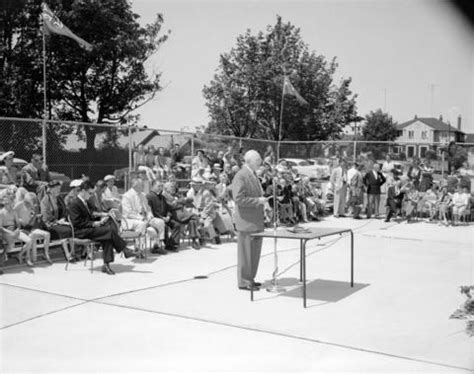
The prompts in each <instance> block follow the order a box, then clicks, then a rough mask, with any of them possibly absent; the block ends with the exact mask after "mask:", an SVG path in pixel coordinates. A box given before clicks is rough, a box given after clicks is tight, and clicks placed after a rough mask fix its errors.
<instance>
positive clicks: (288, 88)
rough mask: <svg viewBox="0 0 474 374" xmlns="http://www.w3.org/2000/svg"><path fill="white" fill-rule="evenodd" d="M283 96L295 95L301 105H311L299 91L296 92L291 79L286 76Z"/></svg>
mask: <svg viewBox="0 0 474 374" xmlns="http://www.w3.org/2000/svg"><path fill="white" fill-rule="evenodd" d="M283 95H293V96H294V97H296V100H298V102H299V103H300V104H303V105H309V104H308V102H307V101H306V100H305V99H303V97H302V96H301V95H300V94H299V93H298V91H296V89H295V88H294V87H293V85H292V84H291V82H290V78H288V76H286V75H285V78H284V80H283Z"/></svg>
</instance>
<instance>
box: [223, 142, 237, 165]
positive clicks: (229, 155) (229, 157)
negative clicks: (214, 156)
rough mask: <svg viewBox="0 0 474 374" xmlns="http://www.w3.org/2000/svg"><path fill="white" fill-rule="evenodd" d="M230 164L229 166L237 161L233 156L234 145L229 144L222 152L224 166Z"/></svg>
mask: <svg viewBox="0 0 474 374" xmlns="http://www.w3.org/2000/svg"><path fill="white" fill-rule="evenodd" d="M225 165H230V166H231V167H232V166H234V165H237V161H236V159H235V157H234V147H232V146H231V145H229V146H228V147H227V151H226V152H225V153H224V166H225Z"/></svg>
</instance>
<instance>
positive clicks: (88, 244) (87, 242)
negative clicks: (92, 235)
mask: <svg viewBox="0 0 474 374" xmlns="http://www.w3.org/2000/svg"><path fill="white" fill-rule="evenodd" d="M67 220H68V222H69V225H70V226H71V234H72V235H71V238H69V246H70V248H71V253H75V247H76V245H78V246H83V247H85V248H86V259H85V260H84V266H87V260H88V259H90V260H91V273H92V272H93V271H94V249H96V248H98V247H99V246H100V243H99V242H95V241H93V240H91V239H80V238H76V233H75V229H74V226H73V224H72V222H71V217H69V216H68V217H67ZM69 262H70V261H69V258H68V259H67V260H66V267H65V270H68V267H69Z"/></svg>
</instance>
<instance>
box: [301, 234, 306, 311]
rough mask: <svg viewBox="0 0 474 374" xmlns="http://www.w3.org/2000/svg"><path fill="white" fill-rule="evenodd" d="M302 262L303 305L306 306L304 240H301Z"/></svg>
mask: <svg viewBox="0 0 474 374" xmlns="http://www.w3.org/2000/svg"><path fill="white" fill-rule="evenodd" d="M301 247H302V254H303V257H302V260H303V261H302V263H303V307H304V308H306V240H301Z"/></svg>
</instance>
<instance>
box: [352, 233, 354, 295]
mask: <svg viewBox="0 0 474 374" xmlns="http://www.w3.org/2000/svg"><path fill="white" fill-rule="evenodd" d="M351 287H354V233H353V232H352V230H351Z"/></svg>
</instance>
